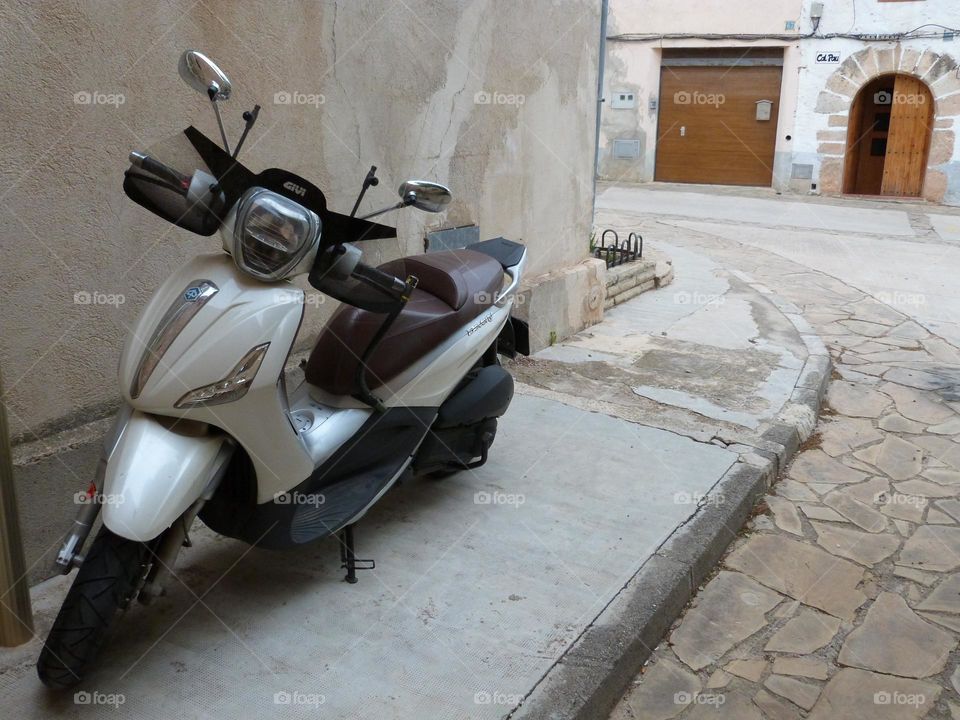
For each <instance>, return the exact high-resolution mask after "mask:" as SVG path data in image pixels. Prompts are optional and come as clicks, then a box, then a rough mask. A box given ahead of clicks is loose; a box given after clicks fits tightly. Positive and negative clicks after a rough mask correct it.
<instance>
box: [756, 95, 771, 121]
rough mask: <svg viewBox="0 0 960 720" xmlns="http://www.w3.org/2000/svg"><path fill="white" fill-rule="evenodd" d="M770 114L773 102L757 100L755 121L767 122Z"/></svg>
mask: <svg viewBox="0 0 960 720" xmlns="http://www.w3.org/2000/svg"><path fill="white" fill-rule="evenodd" d="M772 112H773V100H757V120H761V121H765V120H769V119H770V115H771V113H772Z"/></svg>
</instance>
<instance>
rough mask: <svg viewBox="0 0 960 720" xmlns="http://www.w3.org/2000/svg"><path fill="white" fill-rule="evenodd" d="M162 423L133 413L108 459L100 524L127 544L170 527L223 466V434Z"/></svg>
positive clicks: (184, 423)
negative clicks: (127, 541)
mask: <svg viewBox="0 0 960 720" xmlns="http://www.w3.org/2000/svg"><path fill="white" fill-rule="evenodd" d="M163 420H164V421H163V422H161V420H160V419H158V418H157V417H156V416H153V415H149V414H147V413H142V412H138V411H134V412H133V413H132V414H131V416H130V419H129V420H128V421H127V424H126V427H124V428H123V431H122V432H121V434H120V439H119V440H118V442H117V445H116V447H115V448H114V449H113V452H112V453H111V454H110V457H109V458H108V459H107V467H106V474H105V476H104V483H103V489H102V491H101V493H102V497H101V503H102V513H103V524H104V525H106V526H107V527H108V528H109V529H110V531H111V532H114V533H116V534H117V535H120V536H122V537H125V538H127V539H129V540H137V541H140V542H146V541H148V540H153V539H154V538H156V537H158V536H159V535H160V533H162V532H163V531H164V530H166V529H167V528H168V527H170V526H171V525H172V524H173V522H174V520H176V519H177V518H178V517H180V515H182V514H183V513H184V512H185V511H186V510H187V508H189V507H190V505H192V504H193V503H194V501H196V500H197V499H198V498H199V497H200V496H201V494H202V493H203V491H204V490H205V489H206V486H207V484H208V483H209V482H210V480H211V479H212V477H213V476H214V474H215V472H216V470H217V469H218V466H219V464H220V462H222V459H220V458H219V454H220V449H221V447H222V446H223V444H224V442H225V441H226V439H225V437H224V436H223V435H220V434H208V433H206V432H198V431H197V425H198V423H195V422H191V421H180V422H177V421H176V420H174V419H172V418H164V419H163ZM167 421H169V422H167Z"/></svg>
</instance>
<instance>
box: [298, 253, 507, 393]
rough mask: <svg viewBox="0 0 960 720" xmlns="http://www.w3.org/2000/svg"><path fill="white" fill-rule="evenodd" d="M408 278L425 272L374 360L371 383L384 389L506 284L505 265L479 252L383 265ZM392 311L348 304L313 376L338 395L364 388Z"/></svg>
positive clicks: (327, 334) (331, 326) (310, 366)
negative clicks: (364, 360) (366, 356)
mask: <svg viewBox="0 0 960 720" xmlns="http://www.w3.org/2000/svg"><path fill="white" fill-rule="evenodd" d="M380 269H381V270H383V271H384V272H388V273H392V274H393V275H396V276H397V277H400V278H406V277H407V276H408V275H414V276H416V277H417V279H418V281H419V283H418V285H417V289H416V290H414V291H413V293H412V294H411V295H410V299H409V300H408V301H407V304H406V306H404V308H403V310H402V311H401V313H400V314H399V315H398V316H397V319H396V320H394V322H393V325H392V326H391V327H390V330H389V332H387V334H386V336H384V338H383V340H382V341H381V343H380V345H379V347H378V348H377V349H376V351H374V353H373V355H372V357H371V358H370V360H369V361H368V370H367V385H368V386H369V387H370V389H371V390H372V389H374V388H377V387H380V386H381V385H383V384H384V383H385V382H388V381H389V380H392V379H393V378H394V377H396V376H397V375H399V374H400V373H401V372H403V371H404V370H405V369H407V368H408V367H410V366H411V365H413V364H414V363H415V362H416V361H417V360H419V359H420V358H422V357H423V356H425V355H426V354H428V353H429V352H430V351H431V350H433V349H434V348H436V347H437V346H438V345H440V344H441V343H443V341H444V340H446V339H447V338H449V337H450V336H451V335H452V334H453V333H454V332H456V331H457V330H458V329H459V328H461V327H463V326H464V325H466V324H467V323H468V322H469V321H470V320H472V319H473V318H475V317H477V316H478V315H480V313H482V312H483V310H484V309H486V308H488V307H490V305H491V303H492V300H493V297H494V295H495V294H496V293H497V292H498V291H499V290H500V288H501V286H502V285H503V266H502V265H501V264H500V263H499V262H498V261H497V260H495V259H493V258H492V257H490V256H488V255H483V254H481V253H478V252H474V251H473V250H448V251H443V252H435V253H429V254H427V255H415V256H413V257H408V258H401V259H400V260H394V261H392V262H388V263H385V264H384V265H381V266H380ZM386 317H387V316H386V315H383V314H380V313H373V312H368V311H366V310H361V309H359V308H355V307H352V306H350V305H346V304H343V305H341V306H340V307H339V308H338V309H337V311H336V312H335V313H334V315H333V317H332V318H331V319H330V322H329V323H327V325H326V327H325V328H324V329H323V331H322V332H321V333H320V337H319V338H317V344H316V345H315V346H314V348H313V352H311V353H310V359H309V360H308V361H307V368H306V379H307V382H308V383H310V384H311V385H316V386H317V387H319V388H321V389H323V390H325V391H326V392H328V393H331V394H333V395H353V394H354V393H356V392H357V390H358V387H357V382H356V378H357V365H358V364H359V360H360V358H361V357H362V356H363V353H364V351H365V350H366V349H367V346H368V345H369V344H370V340H371V339H372V338H373V336H374V335H375V334H376V332H377V330H379V329H380V326H381V325H382V324H383V321H384V320H385V319H386Z"/></svg>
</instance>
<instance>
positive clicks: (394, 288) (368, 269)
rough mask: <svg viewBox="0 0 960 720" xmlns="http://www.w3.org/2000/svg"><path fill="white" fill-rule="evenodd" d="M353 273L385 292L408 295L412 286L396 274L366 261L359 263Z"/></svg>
mask: <svg viewBox="0 0 960 720" xmlns="http://www.w3.org/2000/svg"><path fill="white" fill-rule="evenodd" d="M352 275H353V276H354V277H356V278H359V279H361V280H366V281H367V282H369V283H371V284H373V285H375V286H377V287H378V288H380V289H381V290H383V291H384V292H387V293H390V294H395V295H399V296H401V297H402V296H405V295H407V294H408V293H409V292H410V290H412V288H410V286H408V285H407V283H406V282H405V281H403V280H401V279H400V278H398V277H396V276H395V275H391V274H390V273H385V272H383V271H382V270H378V269H377V268H375V267H373V266H372V265H365V264H364V263H362V262H361V263H357V266H356V267H355V268H354V269H353V273H352Z"/></svg>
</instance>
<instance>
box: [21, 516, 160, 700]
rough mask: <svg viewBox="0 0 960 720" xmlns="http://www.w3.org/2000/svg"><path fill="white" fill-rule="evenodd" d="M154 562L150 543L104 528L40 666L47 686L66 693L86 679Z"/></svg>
mask: <svg viewBox="0 0 960 720" xmlns="http://www.w3.org/2000/svg"><path fill="white" fill-rule="evenodd" d="M150 557H151V554H150V549H149V547H148V546H147V545H145V544H144V543H141V542H135V541H133V540H127V539H126V538H123V537H120V536H119V535H115V534H114V533H112V532H110V530H108V529H107V528H106V527H104V528H101V530H100V532H99V533H98V534H97V536H96V538H95V539H94V541H93V544H92V545H91V546H90V551H89V552H88V553H87V555H86V558H85V559H84V561H83V563H82V564H81V565H80V569H79V570H78V571H77V577H76V578H74V581H73V585H71V586H70V590H69V592H68V593H67V597H66V598H65V599H64V601H63V606H62V607H61V608H60V613H59V614H58V615H57V619H56V620H55V621H54V623H53V627H51V628H50V634H49V635H47V640H46V642H45V643H44V645H43V650H42V651H41V652H40V657H39V659H38V660H37V674H38V675H39V676H40V680H41V681H42V682H43V684H44V685H46V686H47V687H51V688H58V689H63V688H69V687H72V686H74V685H76V684H77V683H79V682H80V680H81V679H83V676H84V675H85V674H86V673H87V671H88V670H89V669H90V666H91V665H92V664H93V661H94V659H95V658H96V655H97V652H98V651H99V650H100V646H101V645H103V641H104V639H105V638H106V636H107V632H108V630H109V629H110V626H111V624H112V623H113V621H114V619H115V618H116V617H117V615H118V614H120V612H121V611H122V610H124V609H125V608H126V607H127V605H128V604H129V603H130V600H132V599H133V595H134V594H135V592H136V591H137V590H138V588H139V585H140V581H141V580H142V579H143V578H144V577H145V575H146V571H147V569H148V566H149V558H150Z"/></svg>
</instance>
